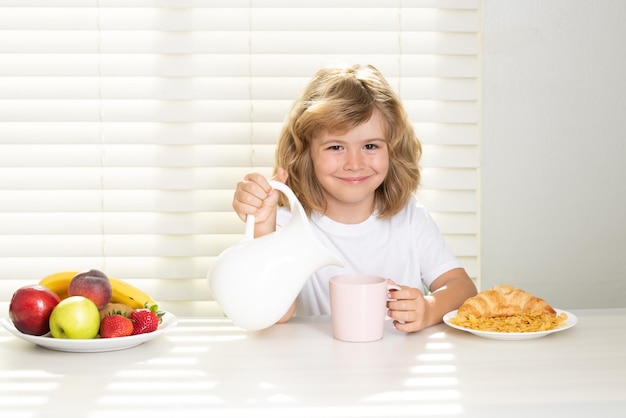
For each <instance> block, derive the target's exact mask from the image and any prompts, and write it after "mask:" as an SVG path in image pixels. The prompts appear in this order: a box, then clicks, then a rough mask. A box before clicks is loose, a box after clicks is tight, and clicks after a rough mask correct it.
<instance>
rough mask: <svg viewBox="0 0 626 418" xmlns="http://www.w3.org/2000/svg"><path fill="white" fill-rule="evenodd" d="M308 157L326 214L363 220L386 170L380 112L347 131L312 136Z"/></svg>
mask: <svg viewBox="0 0 626 418" xmlns="http://www.w3.org/2000/svg"><path fill="white" fill-rule="evenodd" d="M311 158H312V160H313V168H314V171H315V176H316V177H317V180H318V181H319V183H320V185H321V186H322V188H323V189H324V193H325V195H326V201H327V212H326V215H327V216H329V217H330V218H332V219H334V220H336V221H338V222H344V223H358V222H362V221H363V220H365V219H367V217H368V216H370V215H371V213H372V210H373V209H374V192H375V190H376V189H377V188H378V186H380V185H381V183H382V182H383V180H384V179H385V177H386V175H387V171H388V170H389V152H388V148H387V141H386V140H385V129H384V124H383V120H382V118H381V115H380V113H379V112H378V111H374V113H373V115H372V117H371V118H370V120H369V121H367V122H365V123H363V124H362V125H359V126H357V127H356V128H354V129H351V130H349V131H347V132H343V133H333V132H324V133H322V134H320V135H319V136H317V137H315V138H313V141H312V143H311Z"/></svg>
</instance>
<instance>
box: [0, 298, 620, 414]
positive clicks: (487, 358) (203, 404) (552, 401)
mask: <svg viewBox="0 0 626 418" xmlns="http://www.w3.org/2000/svg"><path fill="white" fill-rule="evenodd" d="M571 313H573V314H575V315H576V316H577V318H578V323H577V324H576V326H574V327H573V328H570V329H568V330H565V331H562V332H558V333H554V334H551V335H549V336H546V337H544V338H540V339H534V340H526V341H497V340H490V339H485V338H480V337H477V336H475V335H472V334H469V333H467V332H463V331H459V330H456V329H453V328H451V327H448V326H447V325H445V324H440V325H437V326H434V327H430V328H428V329H426V330H423V331H421V332H419V333H413V334H404V333H401V332H399V331H397V330H395V329H393V327H392V325H391V323H389V322H388V323H387V328H386V329H385V336H384V338H383V339H382V340H380V341H376V342H369V343H348V342H342V341H337V340H334V339H333V338H332V334H331V324H330V320H329V318H328V317H318V318H294V319H293V320H292V321H290V322H289V323H287V324H280V325H275V326H273V327H270V328H268V329H265V330H262V331H257V332H245V331H242V330H240V329H238V328H236V327H234V326H233V325H232V323H231V322H229V321H228V320H227V319H224V318H180V319H179V322H178V325H177V326H176V327H173V328H171V329H170V330H169V331H168V332H167V333H165V334H163V335H161V336H159V337H158V338H155V339H154V340H152V341H149V342H146V343H144V344H142V345H140V346H137V347H134V348H129V349H125V350H119V351H110V352H101V353H68V352H60V351H53V350H48V349H45V348H42V347H39V346H36V345H34V344H32V343H29V342H27V341H24V340H21V339H19V338H17V337H15V336H13V335H12V334H10V333H9V332H7V331H6V330H5V329H4V328H0V347H1V349H0V353H1V355H0V388H1V390H0V415H1V416H2V417H11V418H26V417H28V418H43V417H50V416H63V417H81V418H100V417H107V418H110V417H111V416H115V415H116V414H117V415H119V416H132V415H131V414H133V413H136V414H141V415H142V416H145V417H150V418H158V417H167V418H176V416H177V415H176V414H179V416H181V417H185V418H189V417H203V418H204V417H210V416H214V417H258V416H271V417H274V418H276V417H289V418H295V417H315V418H318V417H320V418H321V417H360V418H361V417H386V418H389V417H419V416H443V417H460V416H464V417H490V416H500V415H502V416H506V417H528V416H538V417H542V416H597V417H603V418H605V417H623V416H625V415H624V413H625V411H626V326H625V324H626V309H598V310H572V311H571ZM121 414H124V415H121ZM592 414H593V415H592Z"/></svg>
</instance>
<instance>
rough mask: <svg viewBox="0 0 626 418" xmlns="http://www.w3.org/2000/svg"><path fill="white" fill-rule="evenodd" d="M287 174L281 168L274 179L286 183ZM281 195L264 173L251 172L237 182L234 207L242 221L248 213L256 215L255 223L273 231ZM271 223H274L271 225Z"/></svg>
mask: <svg viewBox="0 0 626 418" xmlns="http://www.w3.org/2000/svg"><path fill="white" fill-rule="evenodd" d="M287 176H288V174H287V171H286V170H284V169H282V168H279V169H278V170H277V171H276V175H275V176H274V177H272V180H276V181H280V182H281V183H284V182H285V181H287ZM279 195H280V191H278V190H274V189H272V186H270V184H269V182H268V180H267V179H266V178H265V177H264V176H263V175H262V174H259V173H249V174H246V176H245V177H244V178H243V179H242V180H240V181H239V182H238V183H237V188H236V189H235V196H234V198H233V209H234V210H235V212H236V213H237V215H238V216H239V218H240V219H241V220H242V221H244V222H245V220H246V218H247V216H248V215H254V216H255V225H258V226H260V225H264V226H265V228H263V229H271V230H272V231H273V230H275V229H276V208H277V206H278V198H279ZM270 223H271V224H272V225H269V224H270ZM255 229H256V228H255ZM268 232H269V231H268Z"/></svg>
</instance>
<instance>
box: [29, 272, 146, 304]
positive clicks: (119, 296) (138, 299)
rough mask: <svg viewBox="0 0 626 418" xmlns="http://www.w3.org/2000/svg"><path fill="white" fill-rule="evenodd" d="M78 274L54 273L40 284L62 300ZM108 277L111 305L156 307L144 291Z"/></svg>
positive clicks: (66, 295)
mask: <svg viewBox="0 0 626 418" xmlns="http://www.w3.org/2000/svg"><path fill="white" fill-rule="evenodd" d="M78 273H79V272H78V271H62V272H58V273H53V274H50V275H48V276H46V277H44V278H43V279H41V280H40V281H39V284H40V285H42V286H45V287H47V288H48V289H50V290H52V291H53V292H54V293H56V294H57V295H59V297H60V298H61V299H65V298H67V297H68V296H69V295H68V293H67V289H68V288H69V286H70V282H71V281H72V279H73V278H74V276H76V275H77V274H78ZM108 277H109V281H110V282H111V291H112V292H111V303H123V304H124V305H128V306H130V307H131V308H133V309H140V308H145V307H148V308H149V307H151V306H152V305H156V302H155V301H154V299H152V297H150V295H148V294H147V293H146V292H144V291H143V290H141V289H139V288H137V287H135V286H133V285H131V284H130V283H127V282H125V281H123V280H120V279H116V278H115V277H111V276H108Z"/></svg>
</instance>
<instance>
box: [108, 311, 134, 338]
mask: <svg viewBox="0 0 626 418" xmlns="http://www.w3.org/2000/svg"><path fill="white" fill-rule="evenodd" d="M132 333H133V322H132V321H131V320H130V319H128V318H127V317H125V316H124V315H118V314H114V315H106V316H105V317H104V318H102V321H100V337H101V338H117V337H126V336H128V335H131V334H132Z"/></svg>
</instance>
